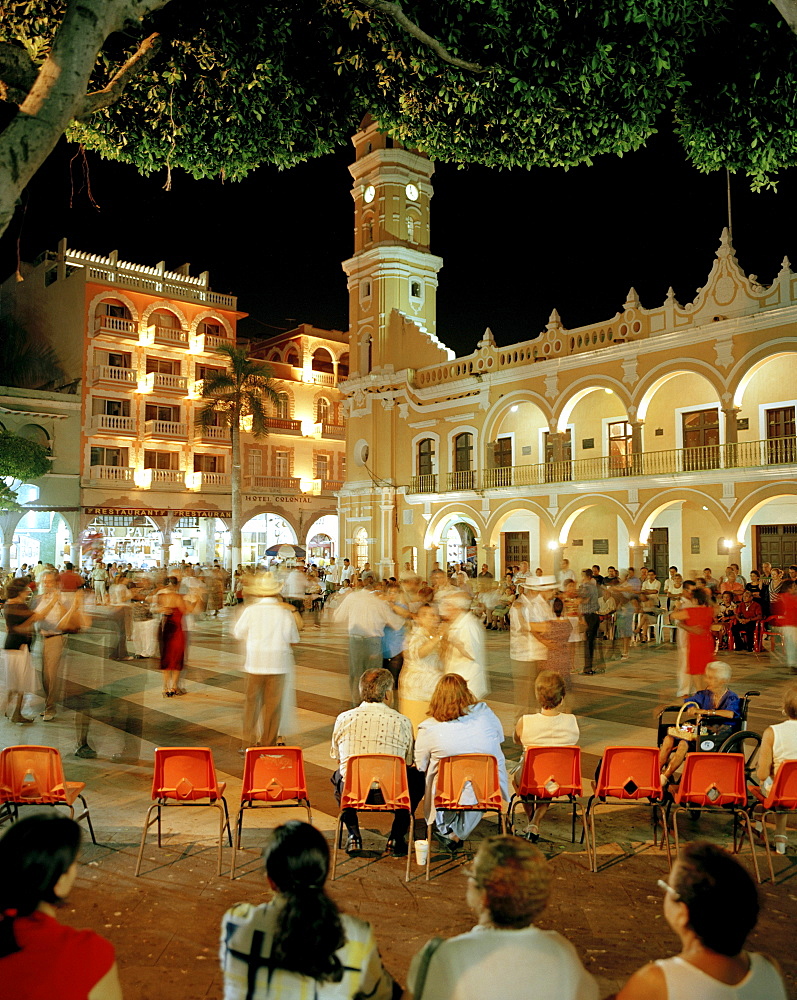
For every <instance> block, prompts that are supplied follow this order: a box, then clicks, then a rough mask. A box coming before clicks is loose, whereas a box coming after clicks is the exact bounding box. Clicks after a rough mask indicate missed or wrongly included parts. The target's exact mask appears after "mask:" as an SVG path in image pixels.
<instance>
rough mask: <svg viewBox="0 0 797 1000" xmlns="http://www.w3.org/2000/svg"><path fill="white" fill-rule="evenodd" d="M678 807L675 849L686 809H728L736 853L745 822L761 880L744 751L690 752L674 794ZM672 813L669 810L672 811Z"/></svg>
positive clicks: (758, 877)
mask: <svg viewBox="0 0 797 1000" xmlns="http://www.w3.org/2000/svg"><path fill="white" fill-rule="evenodd" d="M672 804H673V805H674V806H675V809H674V811H673V816H672V828H673V835H674V836H675V850H676V851H677V850H678V813H679V812H683V811H685V810H687V809H688V810H690V811H692V812H707V811H710V810H715V811H717V810H725V811H726V812H730V813H731V814H732V815H733V853H734V854H736V853H738V851H739V850H740V849H741V844H742V840H743V839H744V836H742V837H741V838H739V837H738V835H737V831H738V827H739V821H740V820H741V821H742V824H743V827H744V832H746V833H747V835H748V837H749V839H750V850H751V851H752V854H753V867H754V868H755V874H756V878H757V879H758V881H759V882H760V881H761V875H760V873H759V871H758V858H757V857H756V853H755V845H754V844H753V828H752V826H751V824H750V816H749V813H748V812H747V785H746V781H745V773H744V754H741V753H710V752H708V753H707V752H702V751H699V750H698V751H695V752H694V753H690V754H688V755H687V757H686V760H685V761H684V769H683V773H682V775H681V783H680V784H679V785H678V786H677V787H676V788H675V790H674V792H673V796H672ZM668 815H669V810H668Z"/></svg>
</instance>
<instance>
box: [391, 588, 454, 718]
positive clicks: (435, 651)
mask: <svg viewBox="0 0 797 1000" xmlns="http://www.w3.org/2000/svg"><path fill="white" fill-rule="evenodd" d="M442 641H443V630H442V629H441V627H440V618H439V616H438V614H437V612H436V611H435V609H434V608H433V607H432V606H431V604H423V605H421V607H420V608H418V612H417V614H416V615H415V625H414V627H413V629H412V630H411V632H410V634H409V636H408V637H407V639H406V640H405V644H404V665H403V667H402V670H401V674H400V676H399V685H398V694H399V703H398V710H399V712H401V714H402V715H406V716H407V718H408V719H409V720H410V722H411V723H412V728H413V732H414V734H415V735H416V736H417V735H418V726H419V725H420V724H421V723H422V722H423V721H424V720H425V719H426V718H427V711H428V708H429V701H430V699H431V697H432V695H433V694H434V689H435V688H436V687H437V682H438V681H439V680H440V678H441V677H442V676H443V661H442V659H441V658H440V648H441V645H442Z"/></svg>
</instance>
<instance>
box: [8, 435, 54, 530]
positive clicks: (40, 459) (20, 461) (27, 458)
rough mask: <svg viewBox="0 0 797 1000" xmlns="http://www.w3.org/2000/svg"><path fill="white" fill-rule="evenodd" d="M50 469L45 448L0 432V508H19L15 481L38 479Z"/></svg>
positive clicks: (16, 436)
mask: <svg viewBox="0 0 797 1000" xmlns="http://www.w3.org/2000/svg"><path fill="white" fill-rule="evenodd" d="M49 471H50V460H49V458H48V457H47V450H46V449H45V448H42V446H41V445H40V444H36V443H35V442H34V441H28V439H27V438H23V437H19V436H18V435H16V434H9V433H8V432H7V431H3V432H0V510H3V511H8V510H19V509H20V507H19V504H18V503H17V491H16V489H15V486H16V485H17V483H16V482H15V481H19V482H24V481H28V480H31V479H39V478H40V477H41V476H44V475H46V473H48V472H49Z"/></svg>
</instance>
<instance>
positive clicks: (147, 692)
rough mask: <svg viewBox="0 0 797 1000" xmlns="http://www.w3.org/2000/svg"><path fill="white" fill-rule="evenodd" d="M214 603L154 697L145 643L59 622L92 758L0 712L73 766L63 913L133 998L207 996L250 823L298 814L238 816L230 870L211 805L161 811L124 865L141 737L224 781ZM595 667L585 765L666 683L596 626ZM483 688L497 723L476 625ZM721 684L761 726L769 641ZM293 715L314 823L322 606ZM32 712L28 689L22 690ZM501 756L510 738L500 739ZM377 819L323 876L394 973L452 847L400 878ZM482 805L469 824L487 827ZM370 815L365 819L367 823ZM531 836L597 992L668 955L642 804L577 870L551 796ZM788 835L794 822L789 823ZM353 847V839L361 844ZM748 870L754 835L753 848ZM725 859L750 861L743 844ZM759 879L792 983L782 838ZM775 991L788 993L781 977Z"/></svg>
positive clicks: (497, 667)
mask: <svg viewBox="0 0 797 1000" xmlns="http://www.w3.org/2000/svg"><path fill="white" fill-rule="evenodd" d="M228 633H229V612H227V611H225V612H223V613H222V616H221V617H220V618H219V619H207V620H202V621H199V622H198V623H197V626H196V629H195V631H194V632H193V634H192V637H191V645H190V649H189V655H188V663H189V668H188V669H187V671H186V673H185V686H186V687H187V689H188V694H187V695H186V696H185V697H180V698H172V699H168V700H167V699H163V698H162V697H161V678H160V675H159V672H158V670H157V665H156V661H154V660H136V661H133V662H116V661H112V660H110V659H108V658H107V657H105V656H104V653H105V652H106V649H105V644H106V643H107V641H108V640H107V637H106V635H105V634H103V633H100V632H94V631H92V632H89V633H87V634H86V635H81V636H75V637H71V638H70V640H69V641H70V649H69V651H68V654H67V662H66V664H65V673H66V675H67V676H68V678H69V680H70V683H71V685H72V689H73V690H74V689H75V686H77V688H78V689H79V688H80V686H81V685H82V686H84V687H85V689H86V692H87V693H88V692H91V691H96V690H99V691H100V692H102V694H101V697H98V698H96V697H95V698H92V697H91V696H90V695H89V700H91V701H92V702H93V706H94V707H93V714H94V719H93V721H92V724H91V733H90V742H91V743H92V745H93V746H94V747H95V748H96V750H97V752H98V757H97V759H96V760H84V759H78V758H76V757H74V755H73V752H74V749H75V741H74V726H73V719H74V712H72V711H70V710H69V709H68V708H64V709H61V710H59V713H58V716H57V718H56V719H55V720H54V721H53V722H50V723H44V722H42V721H38V722H37V723H36V725H33V726H26V727H23V726H15V725H12V723H10V722H9V721H7V720H4V721H2V722H0V740H2V745H3V746H8V745H12V744H15V743H30V744H34V743H43V744H46V745H49V746H55V747H58V748H59V749H60V751H61V753H62V755H63V758H64V763H65V770H66V776H67V778H69V779H72V780H80V781H85V782H86V784H87V790H86V794H87V798H88V801H89V805H90V807H91V810H92V818H93V820H94V825H95V829H96V831H97V839H98V841H99V845H98V846H96V847H94V846H92V845H90V844H89V845H88V846H87V848H86V849H85V851H84V854H83V866H82V868H81V877H80V880H79V882H78V887H77V889H76V890H75V893H74V894H73V897H72V899H71V900H70V906H69V907H68V908H67V909H66V910H65V911H64V919H65V920H66V921H67V922H69V923H74V924H75V925H76V926H92V927H94V928H95V929H96V930H98V931H100V932H101V933H104V934H105V935H106V936H108V937H109V938H110V939H111V940H112V941H113V942H114V944H115V945H116V947H117V953H118V956H119V962H120V968H121V970H122V980H123V984H124V987H125V996H126V997H128V998H129V997H133V998H136V1000H144V998H150V997H151V998H153V1000H154V998H165V1000H171V998H175V1000H176V998H194V997H207V998H217V997H220V996H221V993H222V989H221V979H220V975H219V972H218V962H217V958H216V939H217V933H218V924H219V919H220V917H221V914H222V913H223V911H224V909H225V908H226V907H227V906H228V905H229V904H230V903H231V902H234V901H236V900H239V899H259V898H263V897H264V895H265V894H266V892H267V890H266V889H265V886H264V881H263V878H262V875H261V864H260V861H259V852H260V849H261V848H262V844H263V841H264V833H263V830H264V828H266V827H267V826H269V825H273V824H274V823H276V822H278V821H279V820H281V819H284V818H288V817H291V818H293V817H296V816H298V817H301V818H304V813H303V812H296V811H295V810H291V811H288V810H278V811H275V812H274V814H273V815H272V814H269V815H268V816H266V815H264V813H263V811H261V812H259V813H256V814H255V815H254V816H253V817H251V818H250V817H249V816H247V823H248V826H247V828H246V829H245V834H244V851H243V852H242V854H240V855H239V860H240V868H239V873H238V875H239V877H237V878H236V879H235V881H234V882H230V880H229V879H228V878H227V875H226V872H227V871H228V867H229V853H230V852H229V850H228V849H225V875H224V876H223V877H222V878H217V876H216V873H215V850H214V847H213V844H214V833H215V829H216V826H215V824H216V817H217V814H216V813H215V811H214V810H194V809H191V810H187V809H186V810H179V809H172V810H167V811H166V813H165V826H164V847H163V849H161V850H158V848H157V846H156V842H155V834H154V832H152V833H151V835H150V841H149V847H148V849H147V850H146V851H145V855H144V865H143V869H142V875H141V877H140V878H139V879H135V878H133V871H134V867H135V858H136V853H137V847H138V841H139V838H140V835H141V826H142V822H143V819H144V815H145V813H146V810H147V808H148V805H149V801H150V800H149V795H150V787H151V776H152V759H153V751H154V748H155V747H156V746H159V745H172V746H175V745H195V746H210V747H211V748H212V749H213V753H214V757H215V761H216V766H217V770H218V771H219V777H220V778H221V779H222V780H225V781H226V782H227V792H226V795H227V799H228V802H229V803H230V806H231V811H232V812H233V815H234V814H235V811H236V806H237V801H238V798H239V792H240V782H241V773H242V759H241V757H240V756H239V755H238V752H237V751H238V748H239V747H240V745H241V717H242V702H243V688H244V676H243V674H242V672H241V664H242V657H241V655H240V653H239V650H238V649H237V647H236V644H235V643H234V642H233V641H232V640H231V638H230V637H229V634H228ZM602 646H603V652H604V654H605V657H606V661H607V663H606V665H607V670H606V673H605V674H599V675H596V676H594V677H583V676H579V677H577V678H576V682H575V687H574V691H573V694H572V696H571V698H570V709H571V710H572V711H574V712H575V713H576V715H577V716H578V720H579V725H580V728H581V747H582V761H583V775H584V779H585V782H586V781H587V780H588V778H589V777H591V776H592V775H593V773H594V771H595V767H596V764H597V762H598V759H599V757H600V754H601V753H602V751H603V748H604V747H606V746H609V745H615V744H635V745H640V746H645V745H654V744H655V740H656V729H655V725H656V715H657V712H658V710H659V708H660V707H661V706H662V705H665V704H670V703H672V702H673V701H674V700H675V699H674V694H675V653H674V648H675V647H674V646H671V645H670V644H665V645H663V646H661V647H659V646H655V645H651V644H647V645H641V646H637V647H632V651H631V656H630V659H629V660H628V661H627V662H619V660H617V659H616V657H613V654H612V651H611V650H610V649H608V648H606V647H607V644H606V643H603V644H602ZM487 648H488V654H489V667H490V677H491V682H492V689H493V690H492V695H491V696H490V697H489V698H488V701H489V704H490V705H491V707H492V708H493V709H494V710H495V712H496V713H497V714H498V716H499V717H500V718H501V720H502V722H503V723H504V730H505V732H506V733H507V735H509V734H511V730H512V726H513V720H514V708H513V706H512V704H511V692H512V685H511V678H510V674H509V659H508V636H507V635H506V633H495V632H488V633H487ZM726 659H727V660H728V662H729V663H730V664H731V666H732V668H733V671H734V677H733V681H732V685H731V686H732V687H733V689H734V690H736V691H738V692H740V693H741V692H744V691H746V690H749V689H758V690H760V691H761V697H759V698H755V699H754V700H753V702H752V707H751V710H750V716H749V728H750V729H753V730H756V731H758V732H761V731H762V730H763V728H764V727H765V726H767V725H769V724H770V723H774V722H777V721H779V719H780V718H781V715H780V703H781V697H782V691H783V689H784V687H785V686H786V684H788V683H789V681H790V677H789V675H788V673H787V671H786V670H785V669H784V668H783V666H782V665H781V664H780V663H779V660H778V658H777V657H774V656H772V655H769V654H762V655H760V656H753V655H750V654H740V653H730V654H727V656H726ZM296 686H297V701H298V707H299V713H298V717H299V732H298V733H297V734H296V735H295V736H294V737H292V738H291V740H289V742H292V743H295V744H296V745H298V746H301V747H302V749H303V751H304V756H305V762H306V769H307V777H308V785H309V791H310V798H311V802H312V806H313V820H314V822H315V824H316V825H317V826H318V827H319V828H320V829H322V830H325V831H332V829H333V828H334V825H335V817H336V806H335V801H334V798H333V796H332V790H331V785H330V783H329V776H330V774H331V773H332V771H333V769H334V766H335V765H334V761H332V759H331V758H330V757H329V741H330V736H331V732H332V726H333V723H334V720H335V717H336V716H337V714H338V713H339V712H341V711H344V710H345V709H347V708H349V707H350V706H349V703H348V666H347V659H346V638H345V636H344V635H342V634H341V633H340V632H339V631H338V630H337V629H335V628H334V627H333V626H331V625H330V624H328V623H324V624H323V625H322V627H321V629H314V628H313V627H312V626H311V625H310V623H309V622H308V627H307V628H306V629H305V631H304V633H303V635H302V641H301V644H300V646H299V647H298V649H297V677H296ZM31 708H35V709H36V712H37V713H38V711H40V704H39V703H38V702H36V703H34V704H32V705H31ZM505 751H506V754H507V756H508V757H512V758H515V759H516V758H517V757H518V756H519V750H518V749H517V748H516V747H514V746H513V745H512V743H511V740H510V741H508V742H507V743H506V744H505ZM388 825H389V824H388V823H387V822H385V821H384V820H382V819H377V820H375V821H374V822H373V823H371V822H370V821H369V822H363V832H364V841H365V845H364V846H365V848H366V851H365V852H364V856H363V857H360V858H354V859H347V858H346V855H345V854H344V855H343V863H342V864H340V865H339V869H338V878H337V879H336V882H335V884H334V886H333V887H332V889H331V891H332V894H333V895H334V896H335V898H336V899H338V901H339V902H340V904H341V905H342V906H343V907H345V908H346V909H348V910H349V911H350V912H355V913H358V914H359V915H361V916H362V917H364V918H365V919H368V920H371V921H372V923H373V924H374V925H375V928H376V932H377V937H378V939H379V941H380V946H381V949H382V953H383V956H384V959H385V962H386V964H387V966H388V968H390V970H391V971H392V972H393V974H394V976H395V977H396V978H397V979H398V980H399V981H401V982H403V981H404V979H405V975H406V969H407V965H408V963H409V959H410V957H411V956H412V954H413V953H414V952H415V951H416V950H417V949H418V948H419V947H420V945H421V944H423V942H424V941H425V940H426V939H427V938H428V937H430V936H432V935H433V934H443V935H452V934H456V933H461V932H462V931H464V930H466V929H468V928H469V927H470V926H471V920H470V917H469V914H468V913H467V911H466V909H465V906H464V881H463V879H462V878H461V876H460V874H459V870H460V867H461V864H460V862H458V861H457V862H456V863H454V864H446V863H444V862H443V861H442V859H435V864H434V877H433V878H432V880H431V881H430V882H429V883H428V884H427V883H426V882H425V881H424V880H423V878H422V876H420V874H419V873H420V871H421V869H419V868H417V866H415V865H414V864H413V878H412V880H411V881H410V883H409V884H405V883H404V881H403V871H404V865H403V862H401V861H398V860H394V859H391V858H384V857H380V853H381V848H382V847H383V845H384V838H385V836H386V830H387V828H388ZM494 830H495V827H494V825H493V824H491V823H490V822H489V821H486V822H484V823H483V824H482V825H481V826H480V828H479V831H477V834H476V838H477V839H478V836H480V835H483V834H484V833H486V834H489V833H491V832H494ZM380 831H381V832H380ZM728 833H729V824H720V823H718V822H716V821H715V822H712V821H710V820H706V819H702V820H701V821H700V825H699V826H697V827H693V826H691V825H690V821H688V820H687V821H686V823H685V824H684V830H683V836H684V837H686V838H693V837H695V836H697V835H704V834H705V835H708V836H710V837H712V838H713V837H715V836H716V837H718V838H722V839H723V842H725V839H726V834H728ZM543 836H544V838H545V839H544V840H543V841H542V842H541V845H540V846H541V847H542V848H543V850H544V851H545V852H546V854H547V855H548V856H549V857H550V859H551V864H552V866H553V869H554V893H553V897H552V902H551V905H550V907H549V909H548V911H547V912H546V914H545V915H544V917H543V919H542V920H541V921H540V923H541V924H542V925H543V926H546V927H552V928H555V929H557V930H559V931H561V932H562V933H564V934H566V935H567V936H568V937H569V938H570V939H571V940H572V941H573V942H574V944H575V945H576V947H577V948H578V949H579V952H580V954H581V955H582V958H583V959H584V961H585V963H586V964H587V966H588V967H589V968H590V969H591V970H592V971H593V972H594V973H595V974H596V976H597V977H598V979H599V982H600V985H601V989H602V994H601V995H602V996H606V995H608V994H610V993H611V992H613V991H614V990H615V989H616V988H618V986H619V985H621V984H622V982H624V980H625V979H626V978H627V976H628V975H629V974H630V973H631V972H632V971H633V970H634V969H635V968H637V967H638V966H639V965H640V964H642V962H644V961H645V960H647V959H649V958H656V957H661V956H663V955H666V954H669V953H671V952H672V950H673V949H674V948H675V945H676V941H675V939H674V938H673V936H672V935H671V934H670V933H669V931H668V930H667V928H666V926H665V925H664V923H663V919H662V917H661V899H660V894H659V892H658V890H657V889H656V884H655V883H656V879H657V878H659V877H662V875H663V874H664V873H665V871H666V856H665V855H664V852H663V851H660V850H659V849H654V848H653V847H652V845H651V844H650V827H649V815H648V813H647V812H646V810H645V809H644V808H640V809H638V810H637V809H620V810H615V811H613V812H609V811H608V810H607V811H606V812H605V813H603V814H602V818H600V819H599V820H598V838H599V862H600V864H601V868H602V870H601V871H600V872H599V873H598V874H597V875H593V874H591V873H589V871H588V869H587V862H586V856H585V854H584V853H583V849H582V848H581V846H580V845H579V844H576V845H572V844H571V843H570V837H569V821H568V817H567V813H566V810H564V809H560V810H558V811H557V810H553V811H552V812H551V813H550V814H549V817H548V818H547V819H546V825H545V828H544V831H543ZM793 840H794V842H795V844H797V836H793ZM369 848H371V850H370V851H369ZM759 855H760V857H759V860H760V863H761V864H762V871H764V868H765V858H764V853H763V850H761V851H760V852H759ZM742 860H743V862H744V863H745V864H746V865H748V866H750V855H749V849H748V848H745V853H744V854H743V855H742ZM775 869H776V885H775V886H771V885H769V884H767V885H765V886H764V887H763V889H762V897H763V900H764V904H765V909H764V914H763V916H762V920H761V923H760V925H759V930H758V932H757V933H756V939H755V942H754V943H755V944H756V946H757V947H759V948H761V949H762V950H766V951H768V952H770V953H772V954H773V955H775V956H776V957H777V958H778V960H779V961H780V962H781V963H782V965H783V967H784V970H785V972H786V974H787V975H788V977H789V982H790V987H791V988H792V989H793V990H794V984H795V981H796V979H795V977H797V954H795V948H794V945H793V926H794V918H795V915H797V905H795V904H796V903H797V891H796V890H797V879H795V878H794V877H793V876H794V873H795V871H797V865H795V848H794V847H793V846H791V847H790V852H789V855H788V856H787V857H786V858H777V859H776V861H775ZM793 995H795V996H797V992H794V993H793Z"/></svg>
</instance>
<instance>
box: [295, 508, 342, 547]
mask: <svg viewBox="0 0 797 1000" xmlns="http://www.w3.org/2000/svg"><path fill="white" fill-rule="evenodd" d="M337 514H338V509H337V507H325V508H323V509H322V510H318V511H313V515H312V520H311V521H308V522H307V525H306V526H305V527H304V528H303V531H304V537H303V538H301V540H300V542H299V544H300V545H304V546H306V545H307V542H308V540H309V539H310V538H312V537H313V534H314V533H315V532H314V530H313V527H314V525H316V524H317V523H318V522H319V521H320V520H321V518H322V517H328V516H329V515H335V516H337ZM336 547H337V548H338V549H340V520H338V539H337V543H336Z"/></svg>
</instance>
